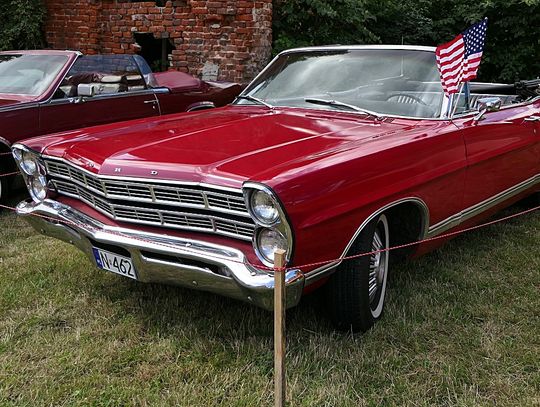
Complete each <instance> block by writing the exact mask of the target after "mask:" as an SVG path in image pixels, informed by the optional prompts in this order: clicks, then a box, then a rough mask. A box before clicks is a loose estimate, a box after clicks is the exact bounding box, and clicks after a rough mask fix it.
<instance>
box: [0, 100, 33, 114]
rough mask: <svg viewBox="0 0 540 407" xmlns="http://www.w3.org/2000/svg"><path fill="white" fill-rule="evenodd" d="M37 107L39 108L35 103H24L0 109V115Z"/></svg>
mask: <svg viewBox="0 0 540 407" xmlns="http://www.w3.org/2000/svg"><path fill="white" fill-rule="evenodd" d="M37 107H39V103H37V102H26V103H20V104H18V105H15V106H5V107H0V113H3V112H13V111H15V110H24V109H33V108H37Z"/></svg>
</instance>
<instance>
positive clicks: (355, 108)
mask: <svg viewBox="0 0 540 407" xmlns="http://www.w3.org/2000/svg"><path fill="white" fill-rule="evenodd" d="M304 101H305V102H307V103H313V104H314V105H323V106H335V107H342V108H345V109H348V110H352V111H355V112H360V113H365V114H367V115H369V116H373V117H375V118H376V119H377V120H382V119H384V116H383V115H380V114H379V113H376V112H372V111H371V110H366V109H362V108H361V107H358V106H355V105H350V104H348V103H343V102H340V101H339V100H327V99H316V98H305V99H304Z"/></svg>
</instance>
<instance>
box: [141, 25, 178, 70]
mask: <svg viewBox="0 0 540 407" xmlns="http://www.w3.org/2000/svg"><path fill="white" fill-rule="evenodd" d="M134 36H135V42H136V43H137V44H139V45H140V47H141V50H140V51H139V52H138V54H139V55H140V56H142V57H143V58H144V59H145V60H146V62H148V65H150V67H151V68H152V71H154V72H161V71H166V70H167V69H168V68H169V55H170V54H171V53H172V51H173V50H175V49H176V47H175V46H174V45H173V44H172V43H171V41H170V40H169V38H155V37H154V35H153V34H151V33H134Z"/></svg>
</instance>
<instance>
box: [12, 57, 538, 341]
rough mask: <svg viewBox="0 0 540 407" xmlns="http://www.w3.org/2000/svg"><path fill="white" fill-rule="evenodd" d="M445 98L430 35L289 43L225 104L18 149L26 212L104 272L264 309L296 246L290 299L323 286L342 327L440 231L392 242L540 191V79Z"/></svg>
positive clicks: (379, 307)
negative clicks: (416, 43)
mask: <svg viewBox="0 0 540 407" xmlns="http://www.w3.org/2000/svg"><path fill="white" fill-rule="evenodd" d="M449 103H450V101H449V100H448V98H447V97H446V96H445V95H444V93H443V91H442V88H441V84H440V82H439V74H438V72H437V68H436V63H435V54H434V48H430V47H411V46H336V47H321V48H306V49H296V50H290V51H285V52H283V53H281V54H280V55H279V56H278V57H276V59H275V60H274V61H273V62H272V63H271V64H270V65H269V66H268V67H267V68H266V69H265V70H264V71H263V72H262V73H261V74H260V75H259V76H258V77H257V78H256V79H255V80H254V81H253V82H252V83H251V84H250V85H249V86H248V88H247V89H246V90H245V91H244V92H243V93H242V95H240V96H239V97H238V98H237V101H236V102H235V103H233V104H232V105H229V106H227V107H224V108H219V109H213V110H208V111H204V112H197V113H189V114H184V115H171V116H166V117H161V118H152V119H143V120H137V121H131V122H129V123H118V124H111V125H106V126H100V127H95V128H92V129H86V130H77V131H71V132H66V133H62V134H56V135H50V136H45V137H40V138H34V139H31V140H28V141H25V142H23V143H19V144H16V145H15V146H14V147H13V154H14V156H15V159H16V160H17V163H18V165H19V167H20V169H21V171H22V173H23V174H24V177H25V179H26V183H27V185H28V188H29V191H30V194H31V197H32V199H30V200H28V201H24V202H21V203H20V204H19V205H18V207H17V210H18V213H19V214H20V215H22V216H24V217H25V218H26V219H27V220H28V222H30V223H31V224H32V225H33V226H34V227H35V228H36V229H37V230H38V231H41V232H42V233H44V234H46V235H48V236H52V237H55V238H58V239H62V240H64V241H67V242H70V243H72V244H74V245H75V246H76V247H78V248H79V249H81V250H82V251H83V252H84V253H86V254H87V255H88V257H89V258H90V260H91V261H92V262H93V263H94V264H96V265H97V266H98V267H99V268H101V269H105V270H108V271H111V272H114V273H118V274H121V275H124V276H126V277H130V278H133V279H137V280H140V281H144V282H162V283H169V284H178V285H183V286H187V287H192V288H196V289H200V290H206V291H211V292H214V293H218V294H222V295H226V296H229V297H233V298H237V299H241V300H245V301H247V302H250V303H252V304H256V305H258V306H261V307H264V308H271V307H272V301H273V300H272V292H273V277H272V276H273V272H272V271H269V270H268V269H267V268H265V267H268V266H272V264H273V256H274V252H275V250H276V249H278V248H280V249H284V250H285V251H286V253H287V254H286V257H287V262H288V263H287V267H288V269H287V272H286V287H287V305H288V306H294V305H296V304H297V303H298V302H299V300H300V298H301V296H302V294H303V293H306V292H308V291H310V290H313V289H315V288H317V287H320V286H322V285H326V298H327V301H328V310H329V313H330V316H331V318H332V320H333V322H334V323H335V325H336V326H337V327H338V328H340V329H346V330H349V329H352V330H355V331H356V330H360V331H365V330H367V329H369V328H370V327H371V326H372V325H373V323H374V322H375V321H376V320H378V319H379V318H380V317H381V314H382V311H383V307H384V303H385V297H386V283H387V278H388V270H389V264H390V263H389V258H390V257H395V258H396V259H399V258H402V257H404V256H413V255H419V254H421V253H424V252H426V251H428V250H431V249H433V248H434V247H435V246H436V245H439V244H441V241H431V242H429V243H422V244H419V245H416V246H412V247H408V248H406V249H402V250H397V251H391V252H388V251H384V249H386V248H388V247H391V246H396V245H401V244H404V243H409V242H417V241H418V240H420V239H424V238H428V237H434V236H438V235H441V234H442V233H444V232H447V231H450V230H453V229H455V228H457V227H465V226H468V225H471V224H474V223H477V222H479V221H480V220H481V219H484V218H485V217H487V216H490V215H491V214H493V213H494V211H496V210H498V209H500V208H502V207H504V206H506V205H509V204H511V203H512V202H514V201H516V200H518V199H520V198H522V197H524V196H526V195H529V194H533V193H536V192H538V184H539V181H540V124H539V119H540V98H539V97H538V96H537V93H536V91H535V92H532V96H528V95H523V93H520V92H518V89H517V87H516V86H514V85H503V84H474V85H473V86H472V95H470V98H464V97H460V98H456V101H455V104H453V105H451V106H449ZM35 215H38V216H35ZM381 250H382V251H381ZM371 251H376V253H373V254H371V255H369V256H364V257H358V258H355V259H351V260H343V258H344V257H345V256H351V255H354V254H358V253H367V252H371ZM306 264H309V265H306ZM391 264H394V262H392V263H391Z"/></svg>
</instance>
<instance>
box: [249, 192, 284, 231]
mask: <svg viewBox="0 0 540 407" xmlns="http://www.w3.org/2000/svg"><path fill="white" fill-rule="evenodd" d="M249 206H250V208H251V211H252V213H253V216H254V217H255V218H256V219H257V220H258V221H259V222H260V223H262V224H264V225H272V224H274V223H276V221H277V220H278V218H279V211H278V205H277V203H276V201H275V200H274V197H273V196H272V195H270V194H269V193H268V192H266V191H264V190H258V191H257V190H254V191H253V192H252V193H251V195H250V203H249Z"/></svg>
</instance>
